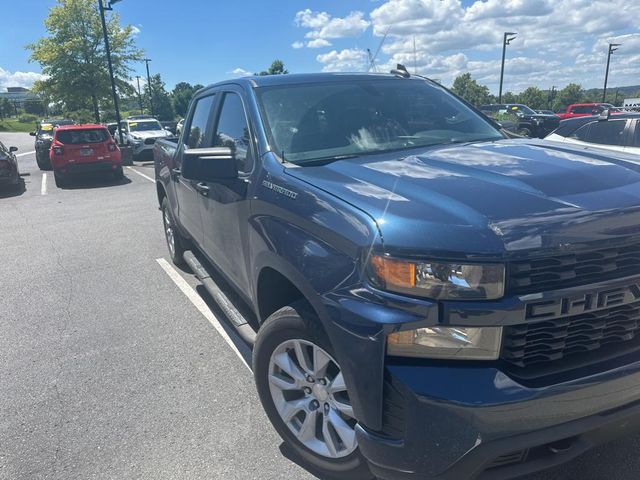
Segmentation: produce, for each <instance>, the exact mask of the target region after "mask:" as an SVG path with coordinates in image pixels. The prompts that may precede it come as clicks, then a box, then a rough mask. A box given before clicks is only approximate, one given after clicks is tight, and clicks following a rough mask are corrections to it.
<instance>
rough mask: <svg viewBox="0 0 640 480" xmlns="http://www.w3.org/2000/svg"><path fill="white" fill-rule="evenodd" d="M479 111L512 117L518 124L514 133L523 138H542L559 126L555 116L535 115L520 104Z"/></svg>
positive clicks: (495, 106)
mask: <svg viewBox="0 0 640 480" xmlns="http://www.w3.org/2000/svg"><path fill="white" fill-rule="evenodd" d="M480 110H482V111H483V112H485V113H487V114H489V115H496V114H503V115H510V116H512V117H513V118H514V121H517V124H518V127H517V129H516V133H518V134H519V135H523V136H525V137H535V138H544V137H546V136H547V135H548V134H549V132H551V131H553V130H555V129H556V128H558V125H559V124H560V118H558V117H557V116H556V115H546V114H541V113H537V112H536V111H535V110H533V109H531V108H529V107H527V106H526V105H522V104H515V103H514V104H511V103H509V104H495V105H483V106H481V107H480Z"/></svg>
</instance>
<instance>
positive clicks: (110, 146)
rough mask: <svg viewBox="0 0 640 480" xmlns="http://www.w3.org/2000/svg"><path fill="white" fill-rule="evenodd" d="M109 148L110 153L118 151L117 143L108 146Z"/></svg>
mask: <svg viewBox="0 0 640 480" xmlns="http://www.w3.org/2000/svg"><path fill="white" fill-rule="evenodd" d="M107 148H108V149H109V151H110V152H115V151H116V150H117V149H118V147H117V146H116V144H115V143H110V144H108V145H107Z"/></svg>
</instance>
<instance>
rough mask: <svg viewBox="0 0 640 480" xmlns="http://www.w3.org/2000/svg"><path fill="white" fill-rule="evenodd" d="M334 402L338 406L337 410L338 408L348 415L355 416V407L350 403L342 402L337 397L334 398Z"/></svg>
mask: <svg viewBox="0 0 640 480" xmlns="http://www.w3.org/2000/svg"><path fill="white" fill-rule="evenodd" d="M333 403H334V405H335V407H336V410H338V411H339V412H340V413H342V414H344V415H346V416H347V417H349V418H354V416H353V407H352V406H351V405H350V404H348V403H344V402H341V401H339V400H336V399H335V398H334V399H333Z"/></svg>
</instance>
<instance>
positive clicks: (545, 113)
mask: <svg viewBox="0 0 640 480" xmlns="http://www.w3.org/2000/svg"><path fill="white" fill-rule="evenodd" d="M536 113H541V114H543V115H555V112H554V111H553V110H536Z"/></svg>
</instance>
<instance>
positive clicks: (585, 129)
mask: <svg viewBox="0 0 640 480" xmlns="http://www.w3.org/2000/svg"><path fill="white" fill-rule="evenodd" d="M591 125H593V122H591V123H587V124H586V125H583V126H581V127H580V128H579V129H577V130H576V131H575V132H573V133H572V134H571V135H569V138H575V139H576V140H581V141H583V142H588V141H589V140H588V137H589V129H590V128H591Z"/></svg>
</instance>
